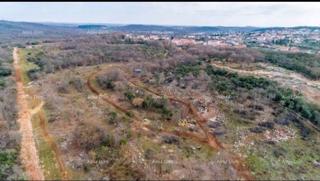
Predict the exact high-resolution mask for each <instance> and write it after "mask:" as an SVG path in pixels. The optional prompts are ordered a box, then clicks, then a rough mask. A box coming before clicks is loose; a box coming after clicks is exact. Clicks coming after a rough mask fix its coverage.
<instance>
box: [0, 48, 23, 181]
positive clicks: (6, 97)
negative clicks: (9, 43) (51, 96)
mask: <svg viewBox="0 0 320 181" xmlns="http://www.w3.org/2000/svg"><path fill="white" fill-rule="evenodd" d="M11 51H12V50H11V49H9V48H0V180H7V179H21V178H22V169H21V168H20V166H19V165H20V160H19V157H18V155H19V150H20V147H19V144H20V143H19V142H20V135H19V134H18V129H19V127H18V125H17V122H16V116H17V110H16V101H15V100H16V90H15V82H14V80H13V77H12V76H11V74H12V69H11V63H12V58H11V53H10V52H11Z"/></svg>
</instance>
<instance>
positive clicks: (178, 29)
mask: <svg viewBox="0 0 320 181" xmlns="http://www.w3.org/2000/svg"><path fill="white" fill-rule="evenodd" d="M78 28H80V29H89V28H90V29H96V30H99V29H106V30H110V31H121V32H173V33H218V32H220V33H222V32H249V31H252V30H256V29H258V28H257V27H223V26H161V25H140V24H130V25H122V26H119V25H118V26H107V25H79V26H78Z"/></svg>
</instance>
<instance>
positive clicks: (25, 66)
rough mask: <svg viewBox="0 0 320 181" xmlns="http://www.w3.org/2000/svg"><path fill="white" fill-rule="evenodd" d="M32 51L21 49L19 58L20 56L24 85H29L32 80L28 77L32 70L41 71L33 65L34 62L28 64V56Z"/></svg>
mask: <svg viewBox="0 0 320 181" xmlns="http://www.w3.org/2000/svg"><path fill="white" fill-rule="evenodd" d="M30 51H31V50H27V49H19V56H20V61H19V64H20V67H21V73H22V81H23V83H24V84H27V83H28V82H30V78H29V76H28V72H29V71H30V70H35V69H39V66H38V65H36V64H34V63H32V62H28V61H27V58H26V57H27V54H28V53H29V52H30Z"/></svg>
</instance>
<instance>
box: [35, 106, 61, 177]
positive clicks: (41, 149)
mask: <svg viewBox="0 0 320 181" xmlns="http://www.w3.org/2000/svg"><path fill="white" fill-rule="evenodd" d="M40 113H41V112H39V113H38V114H36V115H34V116H33V118H32V126H33V130H34V135H35V136H36V144H37V145H36V146H37V150H38V154H39V159H40V163H41V166H42V168H43V170H44V176H45V179H49V180H53V179H61V173H60V170H59V165H58V163H57V160H56V158H55V155H54V152H53V150H52V149H51V147H50V145H49V143H48V142H47V141H46V140H45V139H44V137H43V131H42V128H41V125H40V124H41V123H40V119H39V114H40ZM42 113H43V114H44V112H42ZM45 121H46V120H45ZM45 124H46V123H45Z"/></svg>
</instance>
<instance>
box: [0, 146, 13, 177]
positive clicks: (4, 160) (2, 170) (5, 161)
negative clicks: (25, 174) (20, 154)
mask: <svg viewBox="0 0 320 181" xmlns="http://www.w3.org/2000/svg"><path fill="white" fill-rule="evenodd" d="M16 162H17V153H16V152H8V151H0V179H1V180H5V179H6V177H7V176H6V170H7V169H10V168H11V167H12V166H13V165H14V164H15V163H16Z"/></svg>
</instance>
